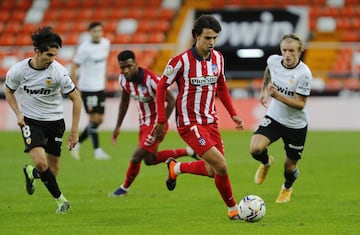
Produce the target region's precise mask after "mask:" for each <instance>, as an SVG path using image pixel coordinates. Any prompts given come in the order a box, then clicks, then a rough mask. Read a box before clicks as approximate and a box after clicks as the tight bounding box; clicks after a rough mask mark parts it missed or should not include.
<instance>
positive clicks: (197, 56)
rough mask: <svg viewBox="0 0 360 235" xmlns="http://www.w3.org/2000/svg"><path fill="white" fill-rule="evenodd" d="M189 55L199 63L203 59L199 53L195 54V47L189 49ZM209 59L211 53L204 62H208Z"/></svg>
mask: <svg viewBox="0 0 360 235" xmlns="http://www.w3.org/2000/svg"><path fill="white" fill-rule="evenodd" d="M190 51H191V53H192V54H193V55H194V56H195V58H196V59H197V60H199V61H202V60H203V58H202V57H201V56H200V55H199V53H197V51H196V50H195V46H193V47H192V48H191V49H190ZM210 58H211V53H210V55H209V57H208V58H206V60H208V61H210Z"/></svg>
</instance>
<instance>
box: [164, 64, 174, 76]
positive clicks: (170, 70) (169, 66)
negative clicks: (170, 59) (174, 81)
mask: <svg viewBox="0 0 360 235" xmlns="http://www.w3.org/2000/svg"><path fill="white" fill-rule="evenodd" d="M173 72H174V68H173V67H172V66H171V65H167V66H166V68H165V75H167V76H169V75H171V74H172V73H173Z"/></svg>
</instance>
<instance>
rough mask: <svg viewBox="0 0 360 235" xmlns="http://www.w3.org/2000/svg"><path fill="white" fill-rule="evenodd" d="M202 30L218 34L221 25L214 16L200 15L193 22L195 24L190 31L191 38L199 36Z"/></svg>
mask: <svg viewBox="0 0 360 235" xmlns="http://www.w3.org/2000/svg"><path fill="white" fill-rule="evenodd" d="M204 28H207V29H212V30H214V31H215V32H216V33H219V32H220V31H221V25H220V23H219V21H218V20H217V19H216V18H215V17H214V16H212V15H201V16H199V17H198V18H197V19H196V20H195V24H194V27H193V29H192V35H193V38H196V36H197V35H200V34H201V33H202V32H203V29H204Z"/></svg>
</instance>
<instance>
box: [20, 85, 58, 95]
mask: <svg viewBox="0 0 360 235" xmlns="http://www.w3.org/2000/svg"><path fill="white" fill-rule="evenodd" d="M24 91H25V92H26V93H28V94H30V95H49V94H50V93H51V90H50V89H44V88H41V89H38V90H32V89H29V88H28V87H27V86H24Z"/></svg>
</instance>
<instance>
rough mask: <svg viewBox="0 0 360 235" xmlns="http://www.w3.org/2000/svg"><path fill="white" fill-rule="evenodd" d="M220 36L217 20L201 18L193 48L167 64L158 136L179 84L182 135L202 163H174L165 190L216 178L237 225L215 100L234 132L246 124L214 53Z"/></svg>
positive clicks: (178, 114)
mask: <svg viewBox="0 0 360 235" xmlns="http://www.w3.org/2000/svg"><path fill="white" fill-rule="evenodd" d="M220 31H221V26H220V23H219V22H218V21H217V20H216V19H215V17H213V16H211V15H202V16H200V17H199V18H198V19H197V20H196V22H195V25H194V27H193V29H192V34H193V37H194V39H195V44H194V46H193V47H192V48H190V49H188V50H186V51H185V52H183V53H181V54H179V55H177V56H175V57H173V58H172V59H170V61H169V62H168V64H167V66H166V69H165V72H164V74H163V76H162V79H161V81H160V82H159V84H158V88H157V92H156V94H157V96H156V102H157V104H158V124H157V125H156V126H155V129H154V135H155V136H161V135H162V132H163V130H164V129H165V127H166V115H165V105H164V104H165V94H166V89H167V87H168V86H170V85H171V84H172V83H174V82H176V83H177V85H178V89H179V94H178V96H177V99H176V123H177V128H178V132H179V134H180V136H181V137H182V138H183V139H184V140H185V142H186V143H188V145H189V146H190V147H191V148H192V149H194V150H195V152H196V153H197V154H198V155H199V156H200V157H201V158H202V159H203V160H201V161H196V162H186V163H184V162H182V163H180V162H176V160H175V159H170V160H169V161H168V162H167V165H168V169H169V176H168V179H167V181H166V185H167V187H168V189H169V190H173V189H174V188H175V186H176V177H177V175H179V174H180V173H190V174H195V175H203V176H209V177H214V180H215V185H216V187H217V189H218V191H219V192H220V194H221V196H222V198H223V200H224V202H225V204H226V205H227V207H228V215H229V218H230V219H239V216H238V210H237V207H236V200H235V199H234V197H233V193H232V188H231V184H230V180H229V177H228V172H227V171H228V169H227V163H226V160H225V158H224V146H223V142H222V138H221V135H220V132H219V128H218V117H217V114H216V108H215V97H216V95H217V96H218V97H219V98H220V100H221V102H222V103H223V105H224V106H225V107H226V109H227V111H228V112H229V114H230V116H231V118H232V120H233V121H234V123H235V127H236V129H239V130H242V129H243V123H242V120H241V119H240V118H239V117H238V116H237V114H236V111H235V109H234V107H233V105H232V101H231V97H230V93H229V91H228V88H227V86H226V82H225V76H224V59H223V56H222V54H221V53H220V52H219V51H216V50H215V49H214V47H215V43H216V38H217V36H218V33H219V32H220Z"/></svg>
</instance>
